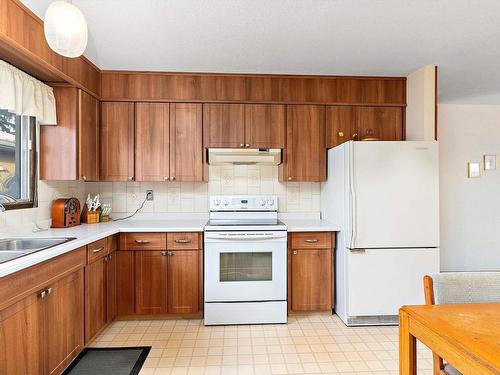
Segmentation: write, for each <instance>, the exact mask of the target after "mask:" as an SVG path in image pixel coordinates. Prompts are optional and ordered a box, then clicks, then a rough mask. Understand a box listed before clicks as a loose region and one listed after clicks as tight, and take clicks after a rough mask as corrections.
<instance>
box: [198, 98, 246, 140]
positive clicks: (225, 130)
mask: <svg viewBox="0 0 500 375" xmlns="http://www.w3.org/2000/svg"><path fill="white" fill-rule="evenodd" d="M244 108H245V106H244V105H243V104H203V137H204V141H203V143H204V146H205V147H244V146H245V110H244Z"/></svg>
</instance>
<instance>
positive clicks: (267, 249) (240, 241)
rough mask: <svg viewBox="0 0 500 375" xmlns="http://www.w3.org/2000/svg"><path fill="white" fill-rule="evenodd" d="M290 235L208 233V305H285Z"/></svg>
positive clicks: (206, 257)
mask: <svg viewBox="0 0 500 375" xmlns="http://www.w3.org/2000/svg"><path fill="white" fill-rule="evenodd" d="M286 241H287V234H286V232H285V231H280V232H224V233H221V232H205V249H204V250H205V302H241V301H245V302H251V301H286V287H287V272H286V270H287V260H286V257H287V247H286Z"/></svg>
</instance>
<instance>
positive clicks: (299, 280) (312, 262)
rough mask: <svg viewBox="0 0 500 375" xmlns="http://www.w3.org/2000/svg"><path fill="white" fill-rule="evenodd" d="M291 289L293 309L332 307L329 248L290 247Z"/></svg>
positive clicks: (324, 308)
mask: <svg viewBox="0 0 500 375" xmlns="http://www.w3.org/2000/svg"><path fill="white" fill-rule="evenodd" d="M291 266H292V271H291V289H292V304H291V305H292V310H293V311H321V310H330V309H331V308H332V251H331V249H292V261H291Z"/></svg>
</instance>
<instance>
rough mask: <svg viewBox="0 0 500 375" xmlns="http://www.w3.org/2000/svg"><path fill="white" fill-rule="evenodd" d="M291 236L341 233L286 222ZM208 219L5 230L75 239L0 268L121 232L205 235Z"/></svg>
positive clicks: (317, 224)
mask: <svg viewBox="0 0 500 375" xmlns="http://www.w3.org/2000/svg"><path fill="white" fill-rule="evenodd" d="M282 221H283V222H284V223H285V224H286V225H287V230H288V231H289V232H314V231H317V232H321V231H323V232H330V231H332V232H333V231H338V230H339V228H338V226H336V225H334V224H332V223H329V222H328V221H325V220H319V219H310V220H307V219H303V220H297V219H288V218H287V219H284V218H282ZM206 222H207V219H206V218H205V217H196V218H192V219H186V218H182V219H179V220H173V219H171V218H170V219H161V220H159V219H127V220H123V221H114V222H109V223H100V224H82V225H79V226H77V227H73V228H61V229H54V228H51V229H49V230H45V231H42V232H38V233H33V232H32V231H31V227H29V228H28V226H26V228H24V227H23V228H22V229H21V230H20V229H19V228H15V229H14V228H12V229H5V230H2V231H1V232H0V238H9V237H38V238H43V237H74V238H75V239H74V240H72V241H69V242H66V243H64V244H61V245H58V246H54V247H51V248H49V249H46V250H41V251H38V252H36V253H33V254H29V255H26V256H23V257H20V258H17V259H13V260H11V261H8V262H5V263H1V264H0V277H4V276H7V275H9V274H11V273H14V272H17V271H20V270H22V269H24V268H28V267H30V266H33V265H35V264H38V263H41V262H43V261H46V260H49V259H51V258H54V257H56V256H58V255H61V254H64V253H67V252H69V251H72V250H74V249H77V248H79V247H82V246H85V245H87V244H89V243H91V242H94V241H97V240H100V239H101V238H104V237H108V236H111V235H113V234H116V233H120V232H203V227H204V226H205V224H206Z"/></svg>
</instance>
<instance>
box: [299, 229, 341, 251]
mask: <svg viewBox="0 0 500 375" xmlns="http://www.w3.org/2000/svg"><path fill="white" fill-rule="evenodd" d="M290 237H291V241H290V242H291V248H292V249H331V248H332V245H333V243H332V242H333V241H332V232H297V233H291V236H290Z"/></svg>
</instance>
